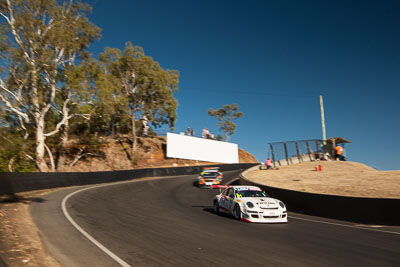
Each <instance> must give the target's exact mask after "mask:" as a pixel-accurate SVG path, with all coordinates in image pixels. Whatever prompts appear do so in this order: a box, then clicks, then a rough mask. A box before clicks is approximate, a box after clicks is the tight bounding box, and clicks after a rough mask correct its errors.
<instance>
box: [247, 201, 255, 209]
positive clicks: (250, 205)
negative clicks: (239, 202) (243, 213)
mask: <svg viewBox="0 0 400 267" xmlns="http://www.w3.org/2000/svg"><path fill="white" fill-rule="evenodd" d="M246 205H247V207H249V208H250V209H252V208H254V204H253V203H251V202H247V203H246Z"/></svg>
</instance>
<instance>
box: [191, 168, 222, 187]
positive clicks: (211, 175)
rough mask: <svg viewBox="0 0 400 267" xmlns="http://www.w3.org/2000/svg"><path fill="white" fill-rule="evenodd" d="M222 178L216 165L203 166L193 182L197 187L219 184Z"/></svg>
mask: <svg viewBox="0 0 400 267" xmlns="http://www.w3.org/2000/svg"><path fill="white" fill-rule="evenodd" d="M223 179H224V177H223V174H222V172H220V171H219V168H218V167H205V168H203V170H202V172H201V173H200V175H199V176H198V177H197V179H196V180H195V181H194V182H193V184H194V185H197V186H199V187H210V186H211V185H219V184H221V182H222V180H223Z"/></svg>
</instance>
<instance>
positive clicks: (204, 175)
mask: <svg viewBox="0 0 400 267" xmlns="http://www.w3.org/2000/svg"><path fill="white" fill-rule="evenodd" d="M217 176H218V173H215V172H210V173H205V174H203V177H204V178H214V177H217Z"/></svg>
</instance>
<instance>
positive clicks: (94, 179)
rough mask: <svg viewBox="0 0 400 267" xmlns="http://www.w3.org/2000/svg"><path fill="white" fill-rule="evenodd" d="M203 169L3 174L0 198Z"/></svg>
mask: <svg viewBox="0 0 400 267" xmlns="http://www.w3.org/2000/svg"><path fill="white" fill-rule="evenodd" d="M256 164H258V163H242V164H240V163H238V164H220V165H207V166H214V167H220V170H221V171H231V170H244V169H247V168H250V167H252V166H254V165H256ZM203 167H206V166H188V167H173V168H147V169H136V170H124V171H107V172H51V173H40V172H35V173H18V172H0V195H3V194H14V193H19V192H26V191H33V190H40V189H48V188H56V187H66V186H75V185H88V184H99V183H109V182H116V181H124V180H131V179H138V178H143V177H161V176H179V175H191V174H199V173H200V171H201V170H202V168H203Z"/></svg>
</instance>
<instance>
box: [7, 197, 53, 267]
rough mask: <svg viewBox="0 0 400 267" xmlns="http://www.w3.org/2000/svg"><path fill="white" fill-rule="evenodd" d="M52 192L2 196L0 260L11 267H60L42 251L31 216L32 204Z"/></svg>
mask: <svg viewBox="0 0 400 267" xmlns="http://www.w3.org/2000/svg"><path fill="white" fill-rule="evenodd" d="M51 191H54V190H41V191H32V192H27V193H20V194H18V196H0V221H1V224H0V258H1V259H2V260H3V261H4V262H5V263H6V264H7V265H8V266H10V267H13V266H32V267H36V266H52V267H53V266H54V267H57V266H61V265H60V264H59V263H58V262H57V261H56V260H55V259H54V258H53V257H52V256H51V255H50V254H49V253H48V252H47V250H46V249H45V248H44V247H43V244H42V241H41V239H40V234H39V232H38V230H37V228H36V226H35V224H34V223H33V221H32V218H31V215H30V213H29V204H30V203H31V202H32V201H41V198H40V196H42V195H44V194H46V193H49V192H51Z"/></svg>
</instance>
